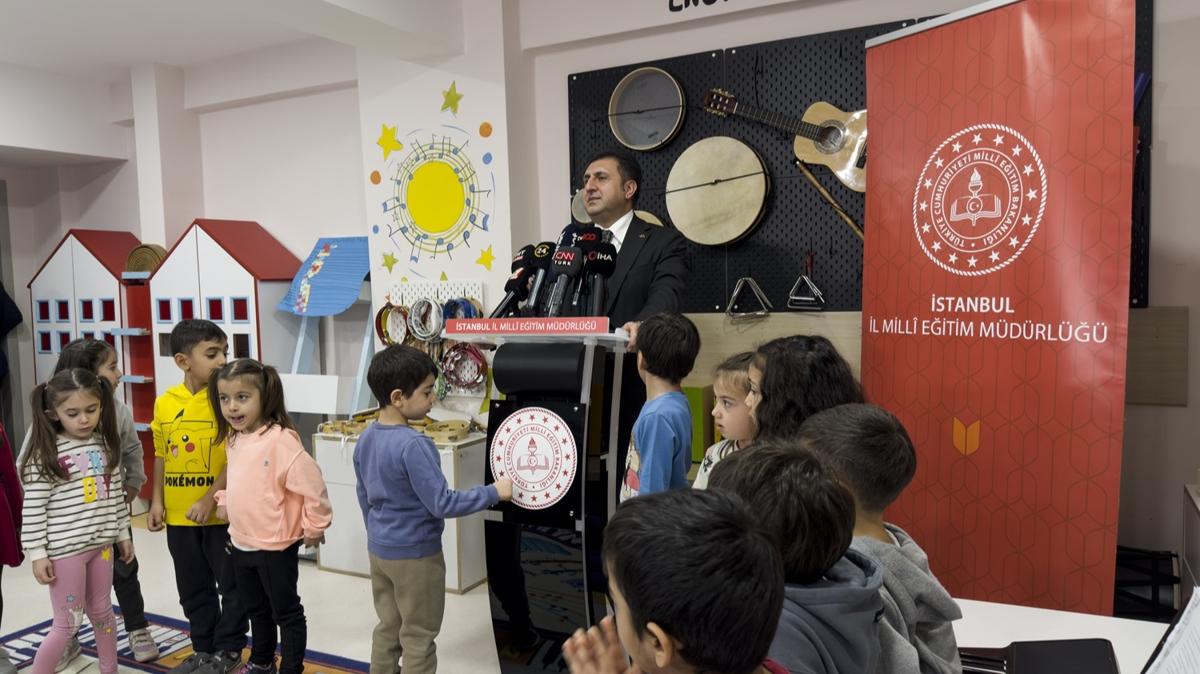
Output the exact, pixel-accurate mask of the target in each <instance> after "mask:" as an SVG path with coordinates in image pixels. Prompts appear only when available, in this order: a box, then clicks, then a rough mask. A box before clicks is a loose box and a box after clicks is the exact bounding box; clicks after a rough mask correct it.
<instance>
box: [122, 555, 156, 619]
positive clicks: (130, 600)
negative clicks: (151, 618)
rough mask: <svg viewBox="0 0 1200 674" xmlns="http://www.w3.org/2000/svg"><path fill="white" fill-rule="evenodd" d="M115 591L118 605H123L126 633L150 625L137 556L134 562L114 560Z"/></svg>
mask: <svg viewBox="0 0 1200 674" xmlns="http://www.w3.org/2000/svg"><path fill="white" fill-rule="evenodd" d="M113 591H114V592H116V593H117V605H118V606H120V607H121V617H122V618H124V620H125V632H126V633H129V632H132V631H134V630H140V629H145V628H146V627H149V626H150V623H149V622H148V621H147V620H146V601H145V600H144V599H142V584H141V582H140V581H139V580H138V561H137V559H136V558H135V559H134V560H133V563H132V564H126V563H125V562H122V561H121V560H120V558H117V559H115V560H114V562H113Z"/></svg>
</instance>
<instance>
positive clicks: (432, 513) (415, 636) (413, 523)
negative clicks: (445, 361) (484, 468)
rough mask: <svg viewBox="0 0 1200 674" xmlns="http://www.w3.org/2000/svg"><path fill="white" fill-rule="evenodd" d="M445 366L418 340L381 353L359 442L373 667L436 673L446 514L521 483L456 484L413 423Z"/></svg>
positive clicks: (507, 495)
mask: <svg viewBox="0 0 1200 674" xmlns="http://www.w3.org/2000/svg"><path fill="white" fill-rule="evenodd" d="M436 376H437V366H436V365H435V364H434V363H433V361H432V360H431V359H430V358H429V356H427V355H425V354H424V353H422V352H420V351H418V350H417V349H414V348H412V347H409V346H399V345H394V346H389V347H388V348H386V349H384V350H383V351H380V352H379V353H377V354H375V357H374V358H372V359H371V367H370V368H369V369H368V370H367V384H368V385H369V386H370V387H371V393H373V394H374V395H375V398H376V399H378V400H379V422H378V423H375V424H372V425H370V426H368V427H367V429H366V430H365V431H363V433H362V436H360V437H359V439H358V444H357V445H356V446H355V448H354V474H355V476H356V477H357V480H358V505H359V507H360V508H362V513H363V519H364V520H366V523H367V550H368V553H369V556H370V559H371V594H372V595H374V599H375V613H376V615H378V616H379V624H378V625H376V626H375V632H374V634H373V635H372V637H371V674H398V673H399V672H400V669H401V668H400V666H399V662H400V658H401V655H403V657H404V667H403V669H404V674H426V673H427V672H428V673H429V674H432V673H433V672H436V671H437V647H436V646H435V644H434V642H433V640H434V638H435V637H437V634H438V632H439V631H440V630H441V628H442V614H443V613H444V611H445V606H446V594H445V587H446V562H445V559H444V558H443V557H442V529H443V528H444V526H445V524H444V522H443V520H444V519H445V518H447V517H462V516H464V515H470V514H471V513H475V512H478V511H480V510H483V509H484V508H487V507H489V506H492V505H495V504H496V503H497V502H498V501H508V500H510V499H511V498H512V481H511V480H509V479H508V478H501V479H499V480H497V481H496V482H495V483H493V484H490V485H480V486H478V487H472V488H471V489H468V490H467V491H462V492H459V491H454V490H453V489H450V487H449V486H448V485H447V484H446V477H445V476H444V475H443V474H442V468H441V461H440V459H439V458H438V453H437V449H436V448H435V447H434V445H433V441H432V440H430V439H429V438H428V437H426V436H424V435H422V434H421V433H418V432H417V431H414V430H413V429H412V428H410V427H409V426H408V422H409V420H412V419H423V418H424V417H425V415H426V414H428V413H429V410H430V408H432V407H433V401H434V395H433V384H434V379H435V377H436Z"/></svg>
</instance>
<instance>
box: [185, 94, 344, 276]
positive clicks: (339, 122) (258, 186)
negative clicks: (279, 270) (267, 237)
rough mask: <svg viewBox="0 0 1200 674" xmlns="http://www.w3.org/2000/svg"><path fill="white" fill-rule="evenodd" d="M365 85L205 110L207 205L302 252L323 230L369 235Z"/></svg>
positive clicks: (210, 211)
mask: <svg viewBox="0 0 1200 674" xmlns="http://www.w3.org/2000/svg"><path fill="white" fill-rule="evenodd" d="M360 142H361V137H360V134H359V127H358V92H357V90H356V89H355V88H353V87H349V88H342V89H338V90H335V91H324V92H318V93H313V94H307V95H300V96H295V97H290V98H284V99H279V100H272V101H268V102H264V103H255V104H251V105H245V106H240V107H233V108H228V109H224V110H218V111H215V112H206V113H203V114H201V115H200V146H201V154H202V156H203V158H204V213H205V216H206V217H209V218H225V219H233V220H254V221H257V222H258V223H259V224H261V225H262V226H263V227H265V228H266V229H267V231H268V232H270V233H271V234H273V235H274V236H275V238H277V239H279V241H280V242H281V243H283V245H284V246H287V248H288V250H290V251H292V253H294V254H295V255H296V257H298V258H300V259H301V260H303V259H304V258H305V257H307V256H308V253H309V251H310V250H312V246H313V244H314V243H316V240H317V238H318V237H321V236H366V234H367V217H366V213H365V211H364V208H365V206H364V203H363V197H362V185H363V183H364V182H365V178H364V177H363V176H362V165H363V162H362V151H361V150H360V147H359V144H360Z"/></svg>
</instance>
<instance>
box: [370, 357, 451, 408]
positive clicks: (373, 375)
mask: <svg viewBox="0 0 1200 674" xmlns="http://www.w3.org/2000/svg"><path fill="white" fill-rule="evenodd" d="M437 374H438V368H437V364H436V363H434V362H433V359H432V358H430V357H429V356H428V355H427V354H425V353H424V352H423V351H420V350H418V349H414V348H413V347H411V346H404V345H402V344H393V345H391V346H389V347H387V348H386V349H384V350H383V351H380V352H379V353H377V354H375V357H374V358H372V359H371V366H370V367H368V368H367V385H368V386H370V387H371V394H372V395H374V396H375V399H376V400H378V401H379V406H380V407H385V406H386V405H387V404H388V403H389V402H390V401H391V397H392V391H395V390H399V391H400V392H401V393H403V394H404V396H405V397H408V396H411V395H412V394H413V391H416V390H417V387H418V386H420V385H421V384H422V383H424V382H425V378H426V377H428V376H429V375H433V376H434V377H437Z"/></svg>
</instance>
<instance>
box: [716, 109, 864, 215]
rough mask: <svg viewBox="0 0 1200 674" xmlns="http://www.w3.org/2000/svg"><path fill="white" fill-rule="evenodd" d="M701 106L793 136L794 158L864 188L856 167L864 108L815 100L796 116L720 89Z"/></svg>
mask: <svg viewBox="0 0 1200 674" xmlns="http://www.w3.org/2000/svg"><path fill="white" fill-rule="evenodd" d="M704 109H705V110H708V111H709V112H711V113H713V114H716V115H720V116H722V117H725V116H727V115H736V116H738V117H745V118H747V119H752V120H754V121H756V122H760V123H762V124H766V125H767V126H773V127H775V128H777V129H782V130H784V131H787V132H788V133H791V134H792V135H794V136H796V141H795V143H794V144H793V147H792V151H793V152H794V153H795V154H796V158H797V159H799V160H800V161H802V162H805V163H807V164H821V165H822V166H828V167H829V168H830V170H832V171H833V174H834V175H835V176H837V178H838V180H840V181H842V184H843V185H845V186H846V187H849V188H850V189H852V190H854V191H856V192H865V191H866V190H867V173H866V170H865V169H863V168H862V167H860V166H859V162H860V161H861V160H862V157H863V152H864V151H865V150H866V148H867V111H866V110H856V111H855V112H844V111H842V110H839V109H837V108H835V107H834V106H832V105H830V104H829V103H824V102H817V103H813V104H812V105H810V106H809V107H808V110H805V111H804V116H803V117H801V118H799V119H796V118H795V117H791V116H789V115H784V114H780V113H777V112H770V111H768V110H762V109H760V108H756V107H754V106H751V105H747V104H745V103H742V102H740V101H738V100H737V98H735V97H734V96H733V95H732V94H730V93H729V92H727V91H722V90H720V89H713V90H711V91H709V92H708V93H707V94H705V95H704Z"/></svg>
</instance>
